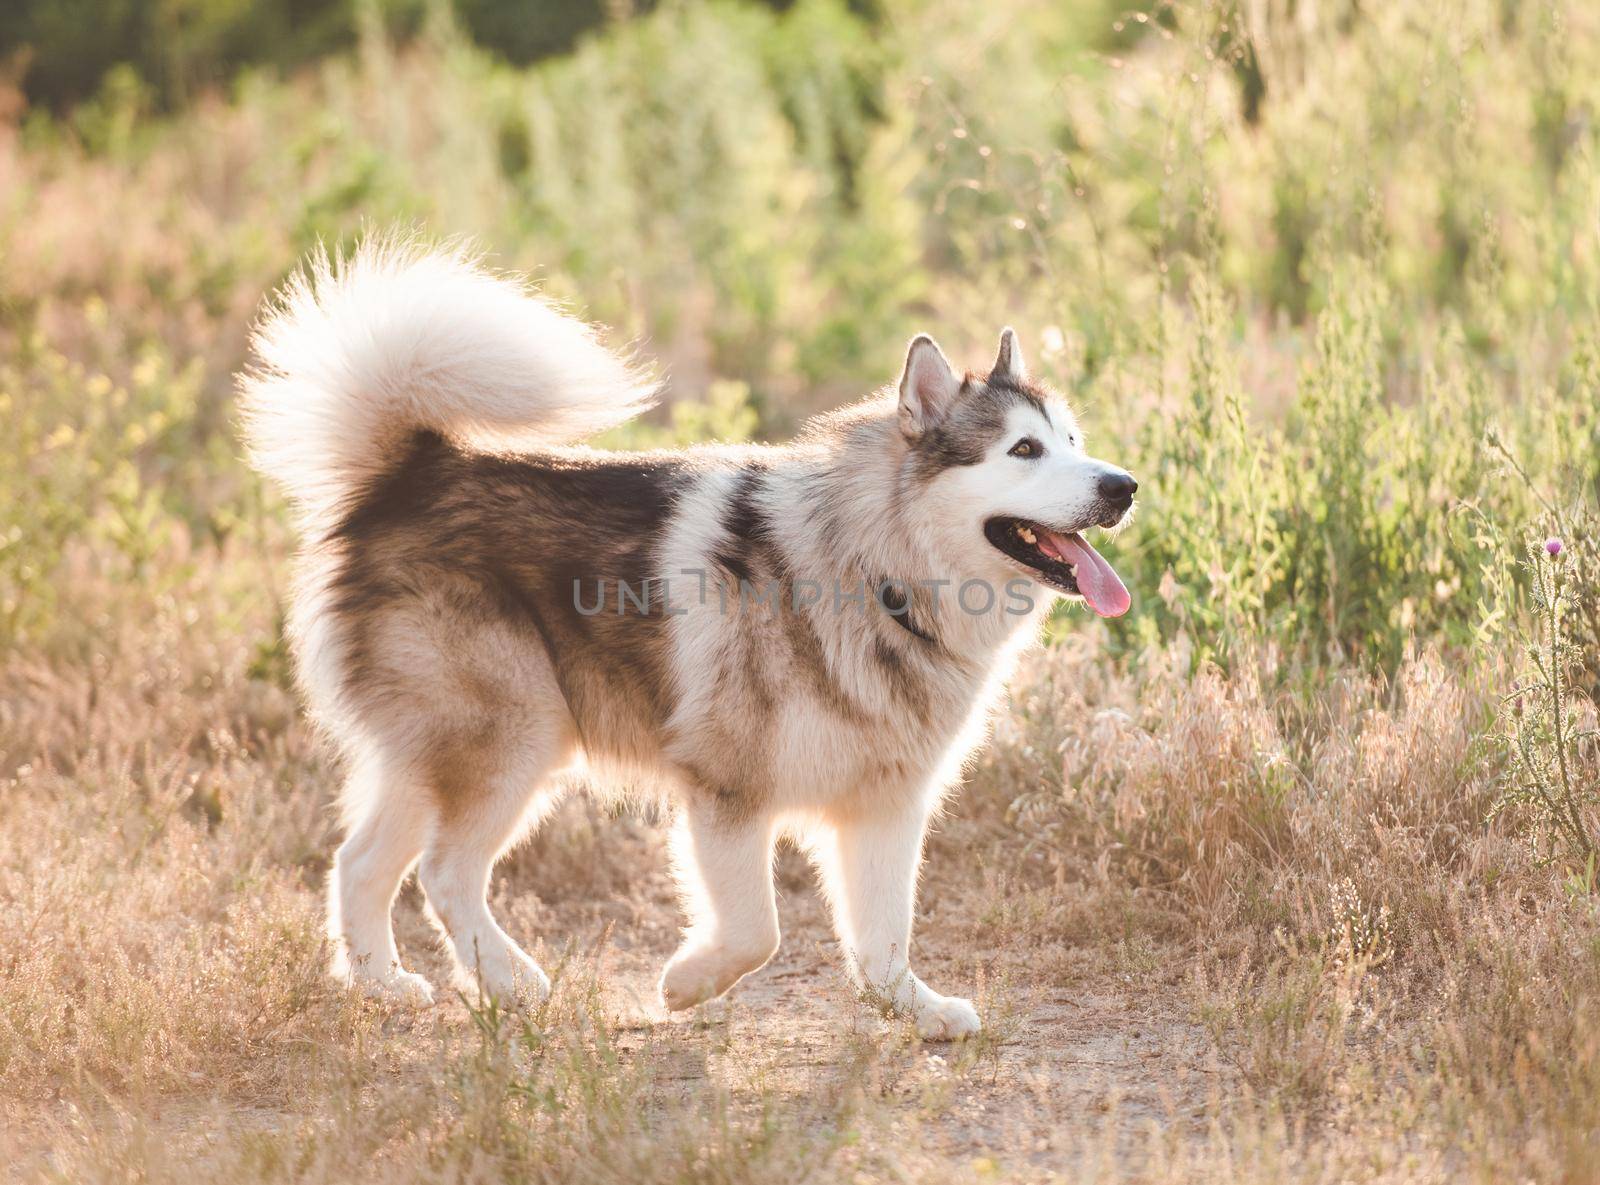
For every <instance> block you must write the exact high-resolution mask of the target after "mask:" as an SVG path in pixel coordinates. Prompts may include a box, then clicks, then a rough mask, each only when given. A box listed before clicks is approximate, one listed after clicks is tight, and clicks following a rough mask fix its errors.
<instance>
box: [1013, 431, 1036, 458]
mask: <svg viewBox="0 0 1600 1185" xmlns="http://www.w3.org/2000/svg"><path fill="white" fill-rule="evenodd" d="M1009 453H1010V455H1011V456H1013V457H1042V456H1044V446H1043V445H1042V444H1040V443H1039V442H1038V441H1037V440H1035V439H1034V438H1033V437H1031V436H1024V437H1023V438H1022V439H1021V440H1019V441H1017V443H1016V444H1014V445H1012V446H1011V448H1010V450H1009Z"/></svg>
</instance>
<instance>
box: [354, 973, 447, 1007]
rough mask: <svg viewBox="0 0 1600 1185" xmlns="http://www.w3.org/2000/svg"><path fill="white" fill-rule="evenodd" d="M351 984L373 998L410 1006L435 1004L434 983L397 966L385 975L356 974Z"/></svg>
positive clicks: (430, 1005)
mask: <svg viewBox="0 0 1600 1185" xmlns="http://www.w3.org/2000/svg"><path fill="white" fill-rule="evenodd" d="M350 983H351V986H352V987H354V988H356V989H357V990H358V991H360V992H361V994H362V995H364V996H367V997H368V998H370V999H373V1000H384V1001H387V1002H388V1003H391V1004H403V1005H405V1006H406V1007H408V1008H430V1007H432V1006H433V985H432V984H431V983H429V982H428V981H427V980H426V979H424V978H422V976H420V975H417V974H415V973H414V972H411V971H402V970H401V969H400V968H398V967H395V968H393V969H391V970H390V971H388V972H387V973H386V974H383V975H356V976H353V977H352V978H351V980H350Z"/></svg>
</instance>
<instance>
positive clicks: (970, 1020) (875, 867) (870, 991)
mask: <svg viewBox="0 0 1600 1185" xmlns="http://www.w3.org/2000/svg"><path fill="white" fill-rule="evenodd" d="M927 823H928V820H927V813H926V812H925V811H924V810H922V809H921V808H920V806H909V805H908V806H906V807H903V808H901V809H900V810H898V811H896V812H894V813H890V814H883V815H868V816H866V817H861V816H855V815H853V816H851V817H850V818H848V819H845V820H841V821H839V822H837V823H836V824H835V827H834V834H833V839H834V850H833V851H832V852H828V851H826V850H822V851H819V852H818V856H819V863H820V865H821V868H822V871H823V875H824V878H825V880H826V882H827V888H828V896H829V898H830V899H831V901H832V904H833V915H834V924H835V927H836V928H837V929H838V931H839V941H840V943H841V944H842V945H843V946H844V948H845V951H846V953H847V957H848V958H849V959H850V960H851V964H852V968H851V969H852V971H853V972H854V975H855V977H856V979H857V982H858V983H859V984H860V986H861V988H862V990H863V991H864V992H865V993H866V994H867V996H868V997H869V998H870V999H873V1000H875V1001H877V1002H879V1003H881V1004H883V1005H884V1006H885V1007H887V1008H890V1009H892V1010H893V1011H895V1012H897V1013H899V1014H901V1015H904V1016H910V1017H913V1018H914V1019H915V1020H916V1024H917V1031H918V1032H920V1033H921V1034H922V1035H923V1036H924V1037H928V1038H931V1039H933V1040H949V1039H952V1038H957V1037H965V1036H968V1035H970V1034H972V1033H975V1032H977V1031H978V1029H979V1027H980V1024H981V1022H980V1021H979V1020H978V1013H977V1010H976V1009H975V1008H973V1006H972V1003H971V1002H970V1001H968V1000H963V999H960V998H959V997H955V996H941V995H940V994H939V993H938V992H936V991H934V990H933V989H932V988H930V987H928V985H927V984H925V983H923V982H922V981H921V980H920V979H918V978H917V977H916V976H915V975H913V974H912V972H911V964H910V959H909V955H910V947H911V914H912V910H913V908H914V907H915V905H916V893H917V868H918V865H920V864H921V862H922V839H923V835H924V833H925V832H926V830H927Z"/></svg>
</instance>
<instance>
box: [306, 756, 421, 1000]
mask: <svg viewBox="0 0 1600 1185" xmlns="http://www.w3.org/2000/svg"><path fill="white" fill-rule="evenodd" d="M344 800H345V810H346V815H347V817H349V819H350V820H351V823H350V832H349V835H348V836H347V837H346V839H345V841H344V843H342V844H340V845H339V851H338V853H337V854H336V855H335V856H334V863H333V870H332V872H331V873H330V874H329V877H328V935H329V937H330V938H331V939H332V940H333V942H334V944H335V948H336V950H337V954H336V955H335V959H334V968H333V970H334V974H335V975H336V976H338V977H339V978H340V979H343V980H345V981H346V982H347V983H350V984H353V985H355V986H357V987H359V988H361V989H362V990H363V991H365V992H366V993H367V994H369V995H374V996H386V997H390V998H393V999H397V1000H401V1001H404V1002H406V1003H412V1004H429V1003H432V1001H433V989H432V988H431V987H429V985H428V981H427V980H426V979H424V978H423V977H422V976H420V975H414V974H412V973H411V972H409V971H406V970H405V969H404V968H403V967H401V966H400V954H399V951H398V950H397V949H396V948H395V944H394V927H393V924H392V922H391V920H390V912H391V910H392V909H393V907H394V898H395V894H396V893H397V892H398V891H399V889H400V882H401V881H402V880H404V879H405V875H406V873H407V872H408V871H409V870H410V868H411V866H412V864H414V863H416V859H417V856H418V855H419V854H420V853H421V851H422V844H423V840H424V839H425V838H426V836H427V833H428V825H429V820H430V814H431V812H430V810H429V807H428V803H427V801H426V799H425V798H424V792H423V790H422V788H421V787H420V786H417V785H415V783H414V780H411V779H408V778H407V777H406V775H405V773H404V770H403V767H400V766H398V764H397V763H395V762H390V761H385V760H382V759H379V758H377V757H369V758H367V759H365V760H363V761H362V762H361V763H360V764H359V765H358V766H357V767H356V769H355V770H354V771H353V772H352V773H351V775H350V779H349V781H348V782H347V783H346V785H345V789H344Z"/></svg>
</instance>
